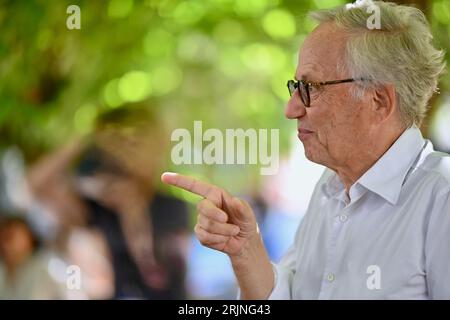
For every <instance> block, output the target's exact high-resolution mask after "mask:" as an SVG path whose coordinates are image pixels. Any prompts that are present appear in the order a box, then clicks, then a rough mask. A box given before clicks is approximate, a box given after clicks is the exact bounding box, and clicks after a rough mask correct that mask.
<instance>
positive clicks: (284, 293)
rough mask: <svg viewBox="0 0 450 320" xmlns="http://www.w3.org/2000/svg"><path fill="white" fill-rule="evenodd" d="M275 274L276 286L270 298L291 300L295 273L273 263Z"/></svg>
mask: <svg viewBox="0 0 450 320" xmlns="http://www.w3.org/2000/svg"><path fill="white" fill-rule="evenodd" d="M272 269H273V274H274V278H275V281H274V287H273V290H272V293H271V294H270V295H269V298H268V300H289V299H292V295H291V284H292V279H293V277H294V273H293V272H292V271H290V270H287V269H286V268H283V267H281V266H278V265H276V264H274V263H272Z"/></svg>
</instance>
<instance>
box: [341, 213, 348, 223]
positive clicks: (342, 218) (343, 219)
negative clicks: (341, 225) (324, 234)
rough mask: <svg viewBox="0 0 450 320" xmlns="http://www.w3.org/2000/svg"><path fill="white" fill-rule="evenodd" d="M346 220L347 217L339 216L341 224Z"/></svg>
mask: <svg viewBox="0 0 450 320" xmlns="http://www.w3.org/2000/svg"><path fill="white" fill-rule="evenodd" d="M347 219H348V216H347V215H345V214H341V215H340V216H339V220H340V221H341V222H345V221H347Z"/></svg>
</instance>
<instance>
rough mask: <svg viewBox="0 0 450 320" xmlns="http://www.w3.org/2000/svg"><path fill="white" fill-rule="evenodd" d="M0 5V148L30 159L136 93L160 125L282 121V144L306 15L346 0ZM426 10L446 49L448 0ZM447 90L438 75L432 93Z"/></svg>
mask: <svg viewBox="0 0 450 320" xmlns="http://www.w3.org/2000/svg"><path fill="white" fill-rule="evenodd" d="M0 3H1V4H0V30H1V32H0V57H1V59H0V101H1V107H0V134H1V147H5V146H8V145H18V146H19V147H20V148H21V149H22V150H23V151H24V153H25V156H26V158H27V159H28V160H33V159H35V158H36V157H37V156H39V155H40V154H41V153H42V152H45V151H46V150H48V149H50V148H53V147H54V146H57V145H59V144H61V143H64V142H65V141H67V140H68V139H69V138H70V137H72V136H73V135H84V134H88V133H89V132H90V130H92V126H93V124H94V122H95V119H96V117H97V116H98V114H99V113H101V112H103V111H105V110H107V109H110V108H120V107H121V105H123V104H125V103H127V102H135V101H140V100H146V99H148V100H149V101H150V104H151V107H152V108H154V109H155V112H156V113H157V114H158V116H159V117H160V119H161V121H162V122H164V123H165V124H166V125H167V126H168V127H169V128H170V129H174V128H178V127H186V128H188V129H191V128H192V123H193V121H194V120H203V122H204V127H216V128H219V129H224V128H239V127H241V128H250V127H253V128H280V137H281V149H282V150H287V147H288V145H289V142H290V140H289V138H288V137H290V136H291V135H292V132H293V128H294V127H295V123H293V122H290V121H286V120H285V119H284V118H283V106H284V102H285V101H286V100H287V98H288V94H287V90H286V87H285V83H286V80H287V79H289V78H291V77H292V76H293V73H294V70H295V66H296V58H297V50H298V47H299V46H300V44H301V43H302V41H303V39H304V38H305V36H306V35H307V33H308V32H310V31H311V30H312V29H313V28H314V24H313V23H312V22H311V21H310V20H308V19H306V13H307V12H308V11H309V10H310V9H314V8H326V7H331V6H335V5H339V4H342V3H344V1H341V0H314V1H287V0H285V1H282V0H245V1H241V0H201V1H200V0H187V1H179V0H145V1H137V0H134V1H133V0H110V1H88V0H85V1H61V0H59V1H57V0H11V1H1V2H0ZM70 4H77V5H78V6H79V7H80V8H81V30H68V29H67V27H66V19H67V17H68V14H67V13H66V9H67V7H68V6H69V5H70ZM426 9H427V12H428V16H429V18H430V20H431V21H432V26H433V29H434V31H435V32H434V33H435V35H436V41H437V42H438V45H439V46H441V47H444V48H446V49H447V51H449V49H450V38H449V33H450V1H448V0H436V1H430V2H426ZM449 88H450V81H449V76H448V75H447V76H446V78H445V79H443V82H442V85H441V91H449ZM167 139H170V137H169V136H168V137H167ZM230 170H231V169H230ZM232 170H237V172H236V173H238V174H239V169H238V168H237V169H232Z"/></svg>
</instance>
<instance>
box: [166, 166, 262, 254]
mask: <svg viewBox="0 0 450 320" xmlns="http://www.w3.org/2000/svg"><path fill="white" fill-rule="evenodd" d="M161 180H162V182H164V183H166V184H170V185H173V186H176V187H179V188H182V189H184V190H187V191H189V192H192V193H195V194H197V195H199V196H201V197H203V198H204V199H203V200H201V201H200V202H199V203H198V205H197V210H198V219H197V224H196V225H195V228H194V231H195V234H196V235H197V238H198V239H199V240H200V242H201V243H202V244H203V245H204V246H206V247H209V248H212V249H215V250H219V251H222V252H224V253H226V254H228V255H229V256H230V257H237V256H240V255H241V254H242V253H243V250H244V249H245V248H246V247H247V246H248V244H249V240H250V239H252V238H253V237H255V236H258V231H257V230H258V228H257V225H256V219H255V215H254V213H253V210H252V209H251V208H250V206H249V205H248V203H247V202H245V201H244V200H240V199H238V198H235V197H232V196H231V195H230V194H228V193H227V192H226V191H225V190H223V189H221V188H219V187H216V186H214V185H211V184H208V183H205V182H201V181H198V180H196V179H194V178H191V177H187V176H183V175H179V174H176V173H168V172H166V173H164V174H163V175H162V176H161Z"/></svg>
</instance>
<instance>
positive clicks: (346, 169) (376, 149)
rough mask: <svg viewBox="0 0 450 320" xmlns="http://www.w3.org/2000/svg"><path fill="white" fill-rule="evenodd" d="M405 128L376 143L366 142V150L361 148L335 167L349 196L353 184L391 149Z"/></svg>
mask: <svg viewBox="0 0 450 320" xmlns="http://www.w3.org/2000/svg"><path fill="white" fill-rule="evenodd" d="M404 130H405V129H404V128H403V129H400V130H397V131H395V132H392V133H390V134H389V135H385V137H386V138H385V139H384V140H377V141H376V143H374V144H370V143H368V144H366V146H367V147H366V148H364V150H361V152H358V153H357V154H356V155H355V156H353V157H351V158H349V159H348V161H347V162H346V163H344V164H343V165H341V166H338V167H336V168H335V169H334V170H335V171H336V173H337V175H338V176H339V179H340V180H341V182H342V184H343V185H344V187H345V192H346V193H347V195H348V196H349V193H350V188H351V186H352V185H353V184H354V183H355V182H356V181H357V180H358V179H359V178H360V177H361V176H362V175H363V174H364V173H366V172H367V171H368V170H369V169H370V168H371V167H372V166H373V165H374V164H375V163H376V162H377V161H378V160H379V159H380V158H381V157H382V156H383V155H384V154H385V153H386V151H387V150H389V148H390V147H391V146H392V145H393V144H394V142H395V141H397V139H398V138H399V137H400V136H401V135H402V133H403V132H404ZM374 141H375V140H374Z"/></svg>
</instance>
